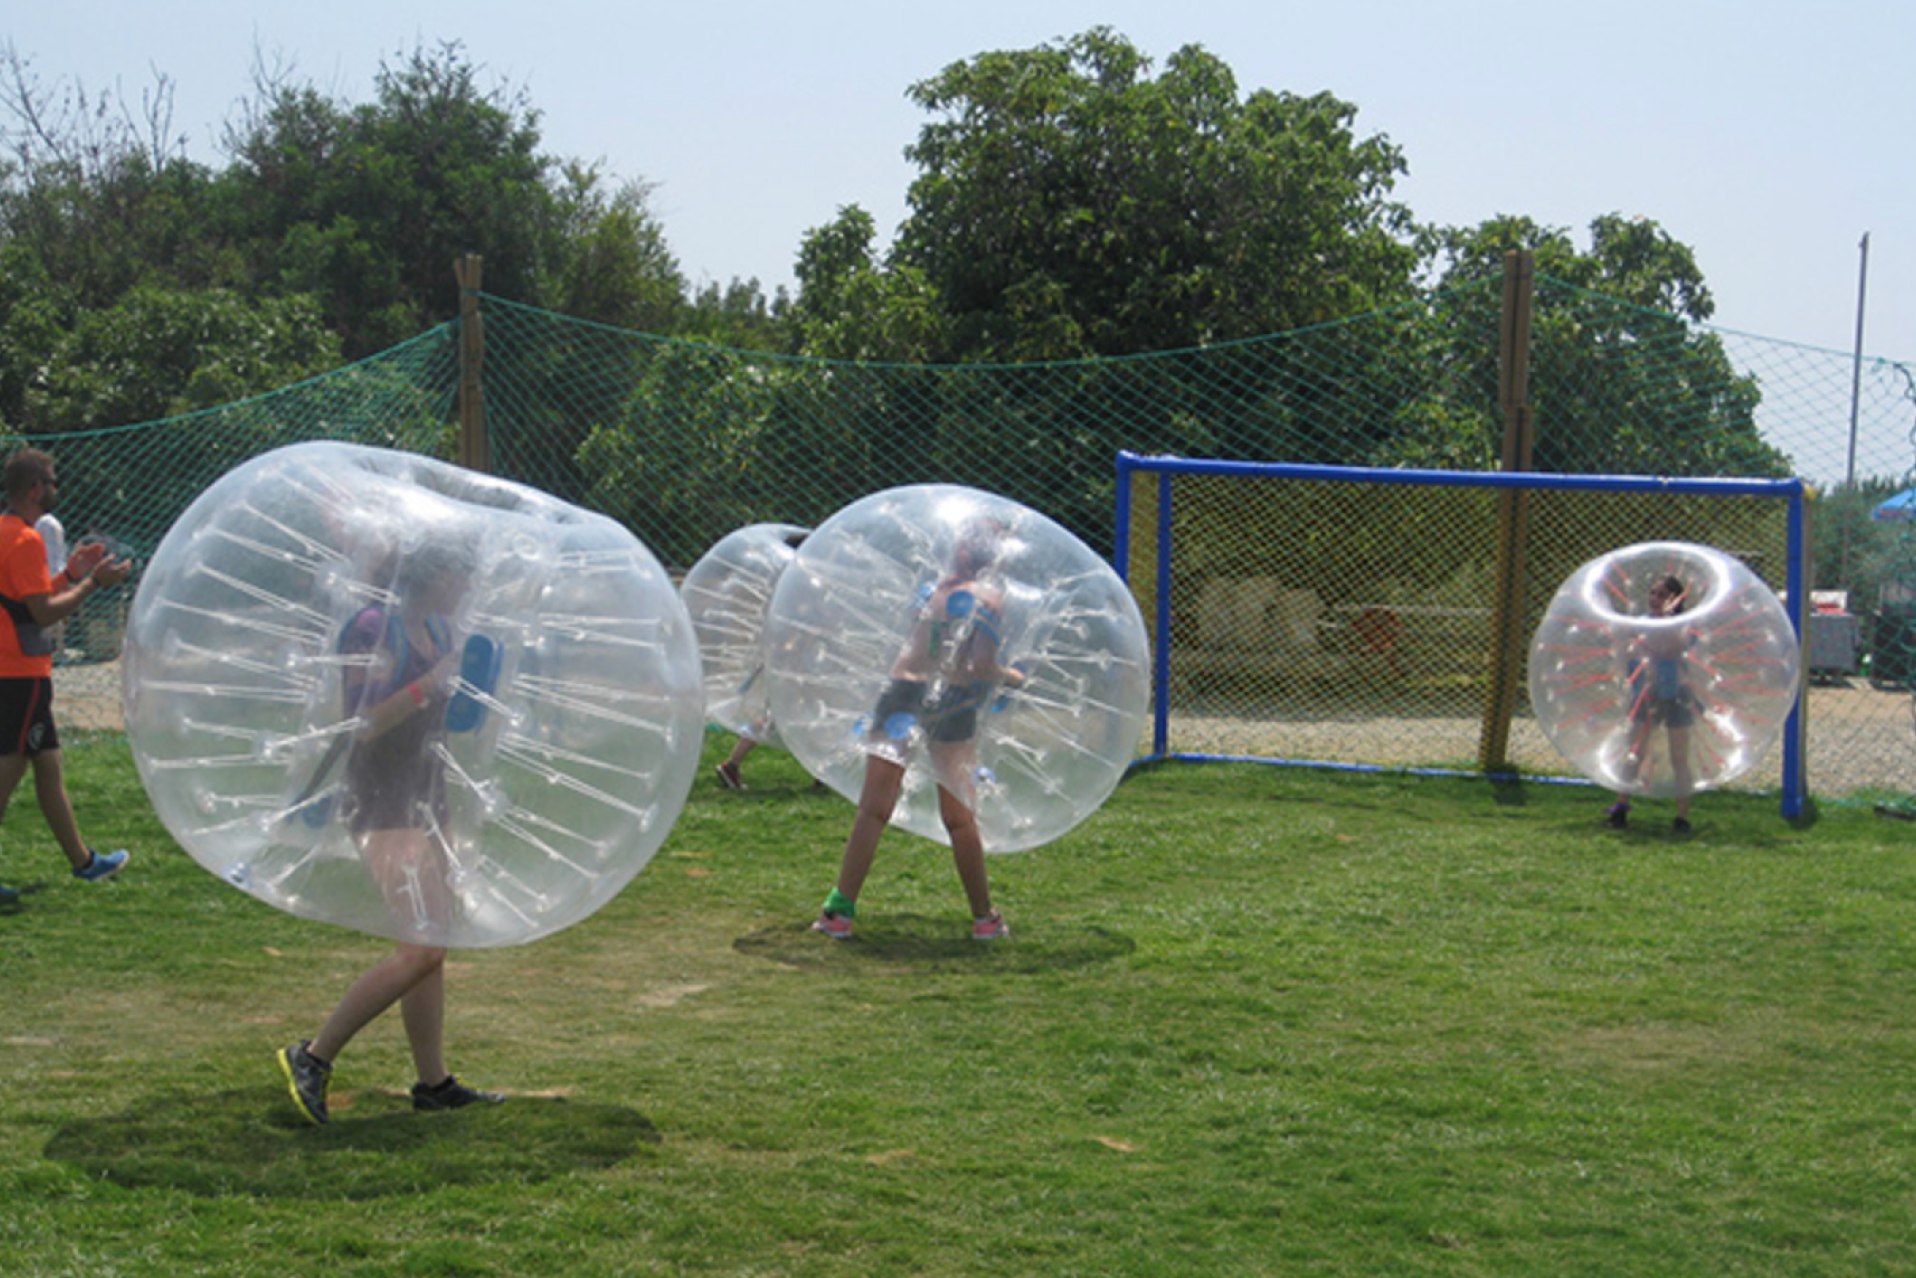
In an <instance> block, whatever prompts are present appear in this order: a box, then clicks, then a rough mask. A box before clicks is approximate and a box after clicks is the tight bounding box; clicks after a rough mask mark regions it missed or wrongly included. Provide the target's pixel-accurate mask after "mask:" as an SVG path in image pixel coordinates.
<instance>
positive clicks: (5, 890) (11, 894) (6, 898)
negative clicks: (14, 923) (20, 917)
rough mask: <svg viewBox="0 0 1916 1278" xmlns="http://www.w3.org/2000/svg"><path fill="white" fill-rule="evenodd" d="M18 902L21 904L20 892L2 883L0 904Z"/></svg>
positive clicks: (0, 885)
mask: <svg viewBox="0 0 1916 1278" xmlns="http://www.w3.org/2000/svg"><path fill="white" fill-rule="evenodd" d="M18 904H20V894H19V893H18V892H16V891H14V890H13V889H12V888H10V887H8V886H7V885H6V884H4V883H0V905H18Z"/></svg>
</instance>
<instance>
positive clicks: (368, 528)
mask: <svg viewBox="0 0 1916 1278" xmlns="http://www.w3.org/2000/svg"><path fill="white" fill-rule="evenodd" d="M123 700H124V704H125V711H126V724H127V736H128V739H129V741H130V742H131V745H132V749H133V755H134V758H135V760H136V761H137V763H138V766H139V771H140V777H141V780H142V781H143V782H144V783H145V786H146V790H147V794H148V795H149V796H150V797H151V799H152V802H153V805H154V807H155V808H156V809H157V810H158V813H159V815H160V818H161V819H162V820H163V821H164V822H165V824H166V827H167V829H168V830H169V831H170V832H171V833H172V835H173V837H174V838H175V839H177V840H178V841H179V843H180V845H181V846H182V847H184V848H185V849H186V850H187V852H188V853H190V854H191V855H192V857H193V858H194V859H195V860H196V861H198V862H199V863H200V864H201V865H202V866H204V867H205V868H206V869H207V870H209V871H211V872H212V873H214V874H216V875H218V876H219V877H220V878H221V879H222V880H224V881H225V882H227V883H229V884H231V885H233V886H235V887H237V888H239V889H240V890H242V891H245V892H247V893H248V894H250V895H252V896H254V897H257V898H258V899H260V900H262V901H264V902H266V903H268V904H270V905H273V906H276V907H278V908H280V909H282V910H285V911H287V912H288V913H291V914H295V915H298V916H300V917H302V918H309V919H317V920H321V921H324V922H329V923H336V924H340V925H342V926H345V927H350V928H355V929H358V930H360V931H364V932H369V933H373V934H375V935H379V936H385V937H390V938H392V939H395V940H405V941H412V942H417V943H420V944H434V945H445V946H458V947H473V948H479V947H492V946H503V945H513V944H519V943H523V942H526V941H531V940H534V939H536V938H538V937H541V936H546V935H550V934H551V933H553V932H556V931H558V930H559V929H561V928H564V927H567V926H569V925H571V924H573V923H577V922H579V921H580V920H582V919H584V918H586V917H588V916H589V915H591V914H592V913H593V912H594V911H595V910H597V909H598V908H599V907H601V906H603V905H604V904H605V903H606V902H607V901H609V900H611V899H612V897H613V896H615V895H616V894H617V893H618V892H619V891H620V890H621V889H622V888H623V887H624V886H625V885H626V884H627V883H629V882H630V881H631V879H632V878H633V876H634V875H636V874H637V873H638V872H639V871H640V869H642V868H643V867H644V865H645V864H646V862H647V861H648V860H649V859H650V858H651V857H652V855H653V853H654V852H656V851H657V849H658V847H659V845H660V843H661V842H663V841H664V839H665V837H666V834H667V833H668V832H669V831H670V830H671V828H672V825H673V823H674V821H675V820H676V819H677V817H678V815H679V812H680V811H681V809H682V808H683V806H684V803H685V799H686V796H687V794H688V792H689V791H690V789H691V785H692V779H693V776H694V775H695V773H696V771H697V768H698V758H699V750H700V746H701V736H702V728H703V723H702V719H703V716H702V709H701V704H700V688H699V658H698V647H697V642H696V639H695V637H694V635H693V632H692V625H691V621H690V619H689V618H688V617H687V616H686V612H685V608H684V605H683V604H681V603H680V602H679V597H678V593H677V591H675V590H674V589H673V586H672V582H671V579H670V577H669V576H668V575H667V574H666V572H665V571H664V569H663V568H661V567H660V565H659V563H658V561H657V560H656V559H655V558H654V557H653V555H652V553H651V552H650V551H649V550H647V549H646V548H645V547H644V546H643V545H641V544H640V543H639V542H638V541H637V540H635V539H634V538H633V537H632V535H631V534H630V533H629V532H627V531H626V530H625V529H624V528H622V527H621V526H619V525H618V524H616V523H613V522H612V521H611V520H608V519H605V518H603V517H601V516H599V515H595V514H592V513H590V512H588V511H584V510H581V509H579V508H577V507H574V506H571V505H568V504H566V503H564V502H561V501H559V500H557V499H556V498H553V497H551V496H549V495H547V494H544V493H541V492H538V491H536V490H534V489H531V488H527V487H524V486H521V485H518V484H513V483H508V482H505V481H502V480H497V479H492V478H488V477H485V476H481V475H477V474H475V473H473V472H470V471H466V470H463V469H461V468H458V467H455V466H451V465H447V464H445V463H442V462H437V461H434V460H431V459H429V458H424V457H417V456H412V455H409V454H404V453H395V452H389V451H385V450H382V449H375V448H366V447H360V446H355V445H349V444H340V443H308V444H298V445H294V446H292V447H289V448H283V449H280V450H278V451H275V452H272V453H268V454H266V455H264V456H261V457H258V458H256V459H254V460H252V461H249V462H247V463H245V464H243V465H241V466H239V467H237V468H235V469H234V470H232V471H230V472H229V473H227V474H226V475H225V476H223V477H222V478H221V479H219V480H218V481H217V482H216V483H214V484H213V485H212V486H211V487H210V488H208V489H207V490H206V491H205V492H204V493H202V494H201V495H200V497H199V498H198V499H197V500H195V501H194V502H193V504H192V505H191V506H190V507H189V508H188V509H187V510H186V512H185V513H184V514H183V515H181V516H180V518H179V520H178V521H177V522H176V523H175V524H174V526H173V527H172V528H171V529H170V530H169V531H168V532H167V534H166V537H165V539H164V540H163V541H162V542H161V543H160V546H159V548H158V549H157V550H156V551H155V553H154V555H153V557H152V560H151V562H150V564H149V566H148V567H147V569H146V571H145V572H144V574H143V576H142V578H141V581H140V583H139V587H138V590H137V591H136V592H135V595H134V599H133V604H132V609H131V615H130V617H129V622H128V629H127V640H126V650H125V662H124V667H123ZM382 706H384V707H385V708H384V709H381V707H382ZM408 734H410V735H408Z"/></svg>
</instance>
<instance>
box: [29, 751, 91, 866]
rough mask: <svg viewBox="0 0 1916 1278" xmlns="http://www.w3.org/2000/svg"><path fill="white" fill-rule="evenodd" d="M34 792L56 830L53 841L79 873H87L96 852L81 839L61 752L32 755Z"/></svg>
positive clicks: (50, 824)
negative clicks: (80, 871)
mask: <svg viewBox="0 0 1916 1278" xmlns="http://www.w3.org/2000/svg"><path fill="white" fill-rule="evenodd" d="M33 793H34V797H36V798H37V799H39V800H40V812H41V814H42V815H43V816H45V817H46V819H47V828H48V829H49V830H51V831H53V838H54V841H55V842H57V843H58V844H59V845H60V850H61V851H62V852H64V853H66V856H67V861H68V862H69V863H71V864H72V866H73V868H74V869H76V870H84V869H86V867H87V862H88V861H90V860H92V859H93V853H92V852H91V851H90V850H89V849H88V848H87V845H86V840H85V839H83V838H81V837H80V821H79V818H77V817H75V816H74V815H73V800H72V799H71V798H69V797H68V795H67V782H66V766H65V764H64V763H63V762H62V760H61V757H60V752H59V751H58V750H43V751H41V752H40V753H39V754H36V755H34V756H33Z"/></svg>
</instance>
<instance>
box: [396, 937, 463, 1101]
mask: <svg viewBox="0 0 1916 1278" xmlns="http://www.w3.org/2000/svg"><path fill="white" fill-rule="evenodd" d="M437 953H438V955H439V958H440V961H439V962H438V963H436V964H434V966H433V969H432V972H431V974H430V975H428V976H427V977H426V978H425V979H424V980H422V981H420V982H419V984H417V985H415V986H413V987H412V988H411V989H409V990H407V991H406V992H405V994H404V995H402V996H401V997H400V1000H399V1013H400V1016H401V1018H402V1019H403V1020H404V1021H405V1024H406V1043H407V1045H408V1046H410V1047H411V1048H412V1063H413V1068H414V1069H416V1070H417V1071H419V1081H420V1082H422V1083H424V1084H425V1085H426V1086H428V1087H437V1086H438V1085H439V1084H440V1083H443V1082H445V1081H446V1077H447V1076H448V1075H449V1074H451V1073H452V1071H451V1070H449V1069H447V1068H446V965H445V962H444V959H445V954H446V952H445V951H444V950H439V951H437Z"/></svg>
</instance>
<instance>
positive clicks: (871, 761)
mask: <svg viewBox="0 0 1916 1278" xmlns="http://www.w3.org/2000/svg"><path fill="white" fill-rule="evenodd" d="M1005 535H1006V530H1005V529H1004V528H1003V526H1002V525H1000V524H998V523H997V522H996V521H991V520H979V521H977V522H975V523H973V524H971V525H970V526H968V527H966V528H965V529H964V530H963V531H962V533H961V535H960V536H959V538H958V544H957V547H956V549H955V550H954V551H953V553H952V562H951V565H950V568H949V569H948V571H947V572H946V574H945V575H944V577H943V578H941V579H940V580H939V581H937V582H935V583H933V584H932V585H930V586H927V587H925V588H924V589H923V590H921V591H920V598H919V600H918V601H917V615H916V619H915V621H914V622H913V624H912V626H911V630H910V637H909V639H908V640H907V642H906V645H905V647H904V649H903V650H902V651H901V652H900V653H899V654H898V657H897V659H896V660H895V661H894V662H893V663H892V668H891V681H890V683H888V684H887V685H886V687H885V691H884V692H883V694H882V695H881V696H880V697H879V699H878V704H877V705H876V707H874V709H873V711H872V716H871V737H872V739H873V744H872V745H871V746H869V747H868V748H867V751H866V756H865V777H864V782H863V784H862V786H861V788H860V791H859V796H858V815H857V816H856V817H855V818H853V821H852V828H851V833H850V835H848V836H847V838H846V840H845V853H844V857H843V858H842V860H841V861H840V864H839V870H838V882H837V884H836V886H834V887H833V888H832V890H831V893H830V894H829V895H828V896H826V898H825V904H824V907H823V908H822V909H821V910H820V912H819V916H818V920H817V921H816V922H815V923H813V924H812V929H813V930H814V931H817V932H822V933H824V934H825V935H826V936H829V937H832V938H834V939H836V940H847V939H849V938H850V937H851V935H852V926H853V924H852V920H853V916H854V915H855V914H856V913H857V910H858V893H859V890H860V889H861V888H862V887H863V886H864V883H865V877H866V875H867V874H869V873H870V872H871V868H872V862H873V861H874V859H876V857H877V854H878V840H879V836H881V835H882V834H883V833H884V832H885V826H886V825H887V824H889V823H890V821H891V816H892V812H893V810H894V809H896V808H897V806H898V798H899V795H900V793H901V791H902V790H903V787H904V783H905V770H906V765H905V763H904V762H903V761H902V757H901V756H902V755H903V754H904V753H905V752H906V751H908V750H910V749H912V748H913V747H914V745H915V744H916V743H918V742H920V741H922V742H923V744H924V747H925V749H926V750H927V752H928V753H929V755H930V758H931V763H932V771H933V774H934V775H935V776H936V777H937V778H938V816H939V819H940V820H941V821H942V822H943V823H944V827H945V832H946V833H947V834H948V835H949V836H950V838H951V857H952V862H953V864H954V865H955V866H956V867H957V870H958V880H959V882H960V883H961V884H962V885H963V887H964V891H965V899H966V901H967V902H968V903H969V904H970V907H971V917H972V924H971V935H972V938H973V939H974V940H979V941H996V940H1002V939H1004V938H1006V937H1008V936H1009V935H1010V934H1011V932H1010V929H1009V928H1008V927H1007V926H1006V925H1005V920H1004V916H1003V915H1001V914H1000V913H998V911H997V910H995V909H993V908H992V904H991V885H990V881H989V879H988V876H987V875H986V872H985V849H984V840H983V837H982V836H981V834H980V833H979V830H978V821H977V817H976V816H975V815H974V814H973V811H972V806H971V804H972V800H973V797H974V796H973V789H974V786H975V780H974V778H975V774H976V772H977V758H976V741H977V735H978V719H979V715H980V714H981V713H982V712H983V711H984V710H985V708H986V707H987V706H988V705H989V704H990V703H991V701H992V700H993V698H994V696H995V695H996V694H997V691H998V689H999V688H1000V687H1002V686H1009V687H1012V688H1016V687H1019V686H1020V685H1022V684H1023V683H1024V682H1025V675H1024V672H1023V671H1021V670H1018V669H1015V668H1014V667H1011V666H1006V665H1001V664H999V659H998V658H999V651H1000V647H1001V644H1002V641H1003V635H1004V620H1005V619H1004V590H1003V588H1002V587H1001V586H1000V585H998V584H997V583H996V582H995V581H994V580H993V572H992V565H993V562H994V561H995V560H996V558H997V556H998V551H999V549H1000V540H1001V538H1003V537H1004V536H1005Z"/></svg>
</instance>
